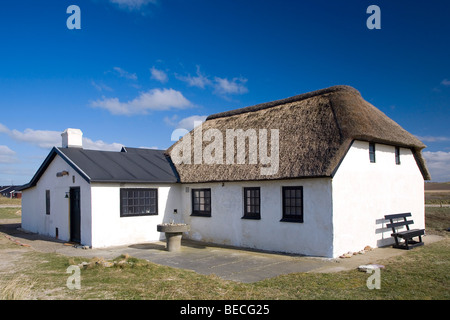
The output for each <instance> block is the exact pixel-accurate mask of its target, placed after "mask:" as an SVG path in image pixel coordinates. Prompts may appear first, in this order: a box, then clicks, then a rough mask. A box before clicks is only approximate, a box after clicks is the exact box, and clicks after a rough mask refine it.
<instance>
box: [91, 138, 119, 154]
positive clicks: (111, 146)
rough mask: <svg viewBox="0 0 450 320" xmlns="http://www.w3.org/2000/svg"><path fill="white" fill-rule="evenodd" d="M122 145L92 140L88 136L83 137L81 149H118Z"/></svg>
mask: <svg viewBox="0 0 450 320" xmlns="http://www.w3.org/2000/svg"><path fill="white" fill-rule="evenodd" d="M123 146H124V145H123V144H121V143H116V142H113V143H106V142H104V141H102V140H97V141H92V140H91V139H89V138H83V149H90V150H103V151H120V149H122V147H123Z"/></svg>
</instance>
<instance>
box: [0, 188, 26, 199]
mask: <svg viewBox="0 0 450 320" xmlns="http://www.w3.org/2000/svg"><path fill="white" fill-rule="evenodd" d="M20 188H21V186H3V187H0V195H2V196H3V197H6V198H10V199H20V198H22V191H20V190H19V189H20Z"/></svg>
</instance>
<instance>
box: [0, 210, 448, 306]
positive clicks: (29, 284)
mask: <svg viewBox="0 0 450 320" xmlns="http://www.w3.org/2000/svg"><path fill="white" fill-rule="evenodd" d="M3 210H4V209H0V213H1V212H2V211H3ZM426 218H427V230H428V232H430V233H438V234H440V235H442V236H444V240H442V241H439V242H435V243H432V244H429V245H425V246H422V247H418V248H415V249H413V250H411V251H408V252H405V254H403V255H400V256H397V257H394V258H390V259H386V260H384V261H382V262H380V263H381V264H383V265H385V268H384V269H382V270H381V275H380V278H381V289H373V290H369V289H368V288H367V285H366V281H367V279H368V277H369V276H370V275H369V274H367V273H364V272H360V271H357V270H351V271H345V272H338V273H324V274H322V273H293V274H287V275H282V276H278V277H276V278H272V279H267V280H263V281H259V282H256V283H251V284H245V283H238V282H233V281H226V280H222V279H220V278H218V277H216V276H204V275H200V274H197V273H194V272H192V271H188V270H181V269H175V268H170V267H166V266H160V265H157V264H154V263H151V262H147V261H145V260H138V259H135V258H133V257H123V256H122V257H118V258H116V261H122V263H121V264H116V265H114V266H113V267H109V268H107V267H104V266H102V265H101V264H95V261H89V260H88V262H92V263H91V264H90V265H89V266H88V267H85V268H82V270H81V289H79V290H70V289H68V288H67V287H66V281H67V279H68V276H69V274H67V273H66V269H67V268H68V267H69V266H70V265H74V264H79V263H81V262H83V261H86V259H84V260H83V259H82V258H73V257H66V256H62V255H59V254H54V253H39V252H34V251H26V252H25V251H24V253H23V257H22V261H26V264H23V263H22V264H20V270H15V272H11V273H7V274H2V276H1V277H0V299H2V294H3V298H19V299H20V298H25V299H28V298H32V299H36V298H37V299H133V300H135V299H160V300H163V299H169V300H172V299H185V300H218V299H219V300H220V299H226V300H242V299H245V300H247V299H249V300H253V299H255V300H276V299H283V300H298V299H305V300H307V299H312V300H323V299H339V300H360V299H363V300H366V299H367V300H372V299H379V300H387V299H389V300H391V299H395V300H400V299H425V300H427V299H430V300H449V299H450V275H449V270H450V237H449V236H448V234H447V232H446V231H444V230H445V229H446V228H448V227H450V208H427V210H426ZM2 241H3V242H5V240H0V244H1V243H2ZM5 246H7V248H11V249H13V248H16V249H17V250H26V249H20V247H18V246H16V245H14V244H8V243H6V244H5V243H4V246H0V249H1V248H5ZM2 283H3V284H2ZM2 288H3V289H2Z"/></svg>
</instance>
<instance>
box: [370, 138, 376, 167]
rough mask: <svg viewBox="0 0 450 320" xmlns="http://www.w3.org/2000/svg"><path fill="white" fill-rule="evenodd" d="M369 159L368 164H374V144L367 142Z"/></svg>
mask: <svg viewBox="0 0 450 320" xmlns="http://www.w3.org/2000/svg"><path fill="white" fill-rule="evenodd" d="M369 158H370V162H372V163H375V143H373V142H369Z"/></svg>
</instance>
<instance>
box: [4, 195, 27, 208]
mask: <svg viewBox="0 0 450 320" xmlns="http://www.w3.org/2000/svg"><path fill="white" fill-rule="evenodd" d="M21 204H22V199H10V198H6V197H3V196H0V205H11V206H20V205H21Z"/></svg>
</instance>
